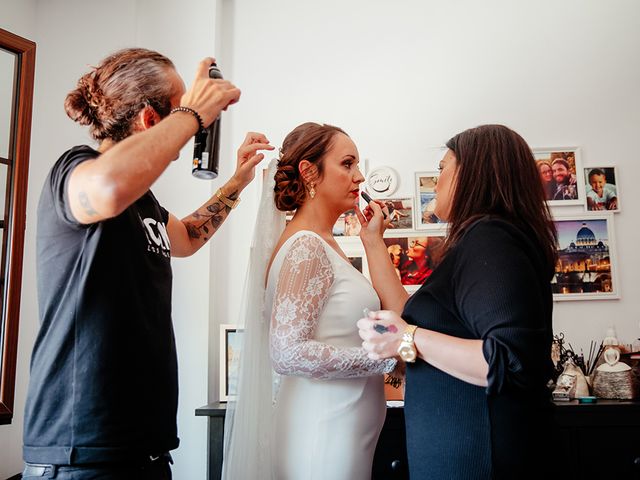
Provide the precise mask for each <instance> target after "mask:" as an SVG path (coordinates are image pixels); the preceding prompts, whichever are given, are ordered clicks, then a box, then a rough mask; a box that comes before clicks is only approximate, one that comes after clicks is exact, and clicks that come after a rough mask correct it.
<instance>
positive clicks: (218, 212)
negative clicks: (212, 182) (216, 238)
mask: <svg viewBox="0 0 640 480" xmlns="http://www.w3.org/2000/svg"><path fill="white" fill-rule="evenodd" d="M230 211H231V209H230V208H229V207H227V206H226V205H224V204H223V203H222V202H220V201H219V200H214V201H213V202H212V203H210V204H209V205H206V206H205V207H204V208H200V209H199V210H198V211H196V212H193V213H192V214H191V215H190V216H189V217H187V218H185V219H184V220H183V222H184V224H185V226H186V228H187V233H188V234H189V237H190V238H193V239H202V240H203V241H205V242H206V241H207V240H209V238H210V237H211V235H213V234H214V233H215V231H216V230H218V228H220V225H222V223H223V222H224V220H225V219H226V218H227V215H228V214H229V212H230Z"/></svg>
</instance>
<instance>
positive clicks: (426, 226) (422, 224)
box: [414, 172, 443, 230]
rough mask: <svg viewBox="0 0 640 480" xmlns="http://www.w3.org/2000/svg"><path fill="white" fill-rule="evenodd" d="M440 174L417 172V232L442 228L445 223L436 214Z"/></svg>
mask: <svg viewBox="0 0 640 480" xmlns="http://www.w3.org/2000/svg"><path fill="white" fill-rule="evenodd" d="M438 175H439V173H438V172H416V174H415V177H416V207H415V210H416V215H415V220H414V222H415V224H414V225H415V229H416V230H431V229H434V228H440V227H442V225H443V222H442V221H441V220H440V219H439V218H438V217H437V216H436V214H435V213H434V211H435V208H436V192H435V188H436V183H438Z"/></svg>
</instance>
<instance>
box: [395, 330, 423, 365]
mask: <svg viewBox="0 0 640 480" xmlns="http://www.w3.org/2000/svg"><path fill="white" fill-rule="evenodd" d="M417 328H418V326H417V325H407V328H406V330H405V331H404V333H403V334H402V341H401V342H400V345H399V346H398V355H400V358H401V359H402V360H404V361H405V362H408V363H413V362H415V361H416V357H417V356H418V352H417V351H416V344H415V343H414V340H413V335H414V333H416V329H417Z"/></svg>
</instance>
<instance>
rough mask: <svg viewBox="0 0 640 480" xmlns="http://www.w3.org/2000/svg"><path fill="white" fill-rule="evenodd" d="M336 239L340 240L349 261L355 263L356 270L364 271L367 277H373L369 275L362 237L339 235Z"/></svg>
mask: <svg viewBox="0 0 640 480" xmlns="http://www.w3.org/2000/svg"><path fill="white" fill-rule="evenodd" d="M336 241H337V242H338V245H339V246H340V249H341V250H342V251H343V252H344V254H345V255H346V256H347V258H348V259H349V262H351V265H353V267H354V268H355V269H356V270H358V271H359V272H360V273H362V275H364V276H365V278H367V279H368V280H370V279H371V277H370V276H369V266H368V264H367V255H366V253H365V251H364V246H363V245H362V240H360V237H354V236H351V237H350V236H346V237H338V238H336Z"/></svg>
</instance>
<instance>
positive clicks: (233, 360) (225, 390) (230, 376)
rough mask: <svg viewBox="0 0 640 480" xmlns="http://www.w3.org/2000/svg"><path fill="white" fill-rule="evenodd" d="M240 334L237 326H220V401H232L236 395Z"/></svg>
mask: <svg viewBox="0 0 640 480" xmlns="http://www.w3.org/2000/svg"><path fill="white" fill-rule="evenodd" d="M242 332H243V329H242V328H240V327H238V325H231V324H222V325H220V375H219V377H220V383H219V385H220V401H221V402H228V401H229V400H233V398H234V397H235V395H236V393H237V387H238V373H239V366H240V364H239V360H240V355H241V353H242Z"/></svg>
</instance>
